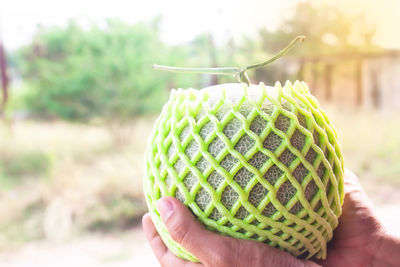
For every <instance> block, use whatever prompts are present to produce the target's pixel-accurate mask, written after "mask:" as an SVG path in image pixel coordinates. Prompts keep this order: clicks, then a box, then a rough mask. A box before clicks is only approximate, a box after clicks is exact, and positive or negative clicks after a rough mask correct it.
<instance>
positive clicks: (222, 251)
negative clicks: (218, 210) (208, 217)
mask: <svg viewBox="0 0 400 267" xmlns="http://www.w3.org/2000/svg"><path fill="white" fill-rule="evenodd" d="M156 207H157V210H158V211H159V213H160V216H161V219H162V220H163V222H164V224H165V226H166V227H167V229H168V232H169V234H170V235H171V237H172V238H173V239H174V240H175V241H176V242H178V243H179V244H181V245H182V246H183V247H184V248H186V249H187V250H188V251H189V252H190V253H192V254H193V255H195V256H196V257H197V258H198V259H199V260H200V261H201V262H202V263H203V264H205V265H206V266H318V265H316V264H315V265H314V263H312V262H309V261H301V260H298V259H296V258H295V257H293V256H291V255H290V254H288V253H286V252H284V251H281V250H278V249H276V248H274V247H271V246H268V245H266V244H263V243H259V242H255V241H250V240H240V239H235V238H231V237H227V236H222V235H218V234H215V233H213V232H211V231H207V230H206V229H205V228H204V227H203V225H202V224H201V223H200V222H199V221H197V220H196V219H195V217H194V216H193V214H192V213H191V212H190V211H189V209H188V208H187V207H185V206H184V205H183V204H182V203H181V202H179V201H178V200H176V199H174V198H172V197H163V198H161V199H160V200H158V201H157V203H156Z"/></svg>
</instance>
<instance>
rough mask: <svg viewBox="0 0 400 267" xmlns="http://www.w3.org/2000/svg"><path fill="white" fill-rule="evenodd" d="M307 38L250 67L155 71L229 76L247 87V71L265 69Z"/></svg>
mask: <svg viewBox="0 0 400 267" xmlns="http://www.w3.org/2000/svg"><path fill="white" fill-rule="evenodd" d="M305 38H306V37H305V36H297V37H296V38H295V39H293V41H292V42H290V44H288V45H287V46H286V47H285V48H284V49H282V50H281V51H279V52H278V53H277V54H275V55H274V56H273V57H271V58H270V59H268V60H266V61H264V62H261V63H257V64H252V65H248V66H245V67H242V68H238V67H226V68H185V67H171V66H163V65H157V64H153V69H156V70H164V71H171V72H186V73H205V74H211V75H229V76H232V77H234V78H236V79H237V80H238V81H239V82H240V83H241V82H245V83H246V84H247V85H250V83H251V81H250V79H249V76H248V75H247V73H246V71H247V70H250V69H257V68H261V67H264V66H266V65H268V64H270V63H272V62H274V61H275V60H277V59H278V58H280V57H282V56H283V55H285V54H286V53H287V52H289V51H290V50H291V49H292V48H293V47H294V46H295V45H296V44H297V43H298V42H300V43H302V42H303V41H304V39H305Z"/></svg>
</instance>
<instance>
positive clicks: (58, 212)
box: [0, 105, 400, 267]
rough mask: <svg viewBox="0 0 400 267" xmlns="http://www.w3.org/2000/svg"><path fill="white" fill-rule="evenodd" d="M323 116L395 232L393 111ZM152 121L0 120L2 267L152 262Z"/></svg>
mask: <svg viewBox="0 0 400 267" xmlns="http://www.w3.org/2000/svg"><path fill="white" fill-rule="evenodd" d="M325 106H326V105H325ZM327 112H328V115H329V116H330V118H331V120H332V121H333V123H334V125H335V126H336V129H337V130H338V134H339V138H340V142H341V144H342V147H343V152H344V157H345V165H346V167H347V168H349V169H351V170H353V171H354V172H355V173H357V174H358V175H359V177H360V179H361V181H362V184H363V186H364V187H365V189H366V191H367V192H368V194H369V196H370V197H371V199H372V201H373V203H374V205H375V208H376V211H377V214H378V216H379V217H380V218H381V220H382V221H383V222H384V224H385V225H386V226H387V227H388V228H389V230H391V231H392V232H394V233H396V234H398V235H400V230H399V228H398V225H400V215H399V214H398V210H399V208H400V204H398V203H400V167H399V166H400V138H399V137H398V133H399V131H400V114H390V113H376V112H372V111H367V110H361V111H355V110H346V109H335V108H330V107H329V105H328V106H327ZM152 122H153V119H142V120H138V121H136V122H135V124H134V125H132V126H129V127H115V126H113V128H111V127H110V128H109V129H106V128H104V127H98V126H94V125H93V126H88V125H80V124H69V123H64V122H46V123H42V122H33V121H17V122H15V123H14V124H13V125H12V126H11V127H5V126H4V125H2V126H0V127H1V128H0V149H1V150H0V151H1V153H0V159H1V162H2V165H1V166H0V168H2V169H1V172H0V175H1V176H0V203H1V205H0V266H12V267H14V266H24V267H25V266H42V267H47V266H55V265H57V266H89V267H90V266H113V267H117V266H118V267H119V266H157V262H156V261H155V258H154V256H153V255H152V252H151V251H150V249H149V247H148V246H147V244H146V242H145V239H144V236H143V233H142V231H141V228H140V224H139V220H140V217H141V216H142V214H143V212H144V211H145V207H144V203H143V198H142V182H141V179H142V171H143V151H144V146H145V139H146V137H147V136H148V134H149V132H150V130H151V126H152ZM16 177H19V178H18V179H17V178H16Z"/></svg>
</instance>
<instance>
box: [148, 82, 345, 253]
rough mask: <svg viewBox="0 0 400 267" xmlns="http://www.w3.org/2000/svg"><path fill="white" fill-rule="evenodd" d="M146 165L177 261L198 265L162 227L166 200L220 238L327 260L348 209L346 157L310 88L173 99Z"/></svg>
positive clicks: (229, 90) (218, 91) (231, 88)
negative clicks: (162, 205) (176, 203)
mask: <svg viewBox="0 0 400 267" xmlns="http://www.w3.org/2000/svg"><path fill="white" fill-rule="evenodd" d="M146 164H147V165H146V175H145V183H144V184H145V185H144V192H145V197H146V201H147V204H148V207H149V211H150V214H151V216H152V219H153V222H154V223H155V226H156V228H157V230H158V232H159V233H160V235H161V237H162V238H163V240H164V242H165V243H166V245H167V246H168V248H169V249H170V250H171V251H172V252H174V253H175V254H176V255H177V256H179V257H181V258H184V259H187V260H191V261H197V259H196V258H195V257H194V256H193V255H191V254H190V253H189V252H188V251H186V250H185V249H184V248H183V247H182V246H180V245H179V244H178V243H176V242H175V241H174V240H173V239H172V238H171V237H170V235H169V234H168V231H167V229H166V228H165V226H164V224H163V223H162V221H161V219H160V217H159V214H158V212H157V210H156V207H155V202H156V201H157V200H158V199H160V198H161V197H162V196H173V197H175V198H177V199H178V200H180V201H181V202H182V203H184V204H185V205H186V206H188V208H189V209H190V210H191V211H192V212H193V214H194V215H195V216H196V217H197V218H198V220H200V221H201V222H202V223H203V224H204V225H205V227H207V228H208V229H209V230H211V231H215V232H218V233H220V234H223V235H228V236H231V237H235V238H242V239H251V240H255V241H259V242H264V243H266V244H268V245H271V246H274V247H278V248H280V249H282V250H285V251H287V252H289V253H291V254H292V255H294V256H296V257H302V258H310V257H312V256H315V257H316V258H319V259H324V258H325V257H326V246H327V242H328V241H329V240H330V239H331V238H332V234H333V230H334V229H335V228H336V227H337V225H338V218H339V216H340V214H341V207H342V203H343V195H344V194H343V173H344V167H343V157H342V155H341V152H340V146H339V144H338V142H337V134H336V132H335V130H334V128H333V126H332V125H331V123H330V122H329V119H328V117H327V116H326V114H325V113H324V112H323V111H322V109H321V108H320V105H319V104H318V102H317V100H316V99H315V98H314V97H313V96H312V95H311V94H310V92H309V90H308V88H307V85H306V84H305V83H304V82H295V83H294V84H291V83H290V82H287V83H286V84H285V86H283V87H282V86H281V85H280V84H279V83H276V84H275V86H273V87H270V86H265V85H264V84H262V83H260V84H259V85H251V86H247V85H246V84H244V83H233V84H221V85H218V86H212V87H208V88H204V89H202V90H195V89H187V90H182V89H178V90H172V91H171V95H170V99H169V101H168V102H167V103H166V104H165V105H164V107H163V109H162V112H161V115H160V116H159V118H158V120H157V121H156V123H155V126H154V129H153V131H152V134H151V136H150V138H149V142H148V146H147V152H146Z"/></svg>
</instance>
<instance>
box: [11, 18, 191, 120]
mask: <svg viewBox="0 0 400 267" xmlns="http://www.w3.org/2000/svg"><path fill="white" fill-rule="evenodd" d="M154 24H155V25H154ZM185 57H186V56H185V52H184V51H181V49H179V48H174V47H167V46H166V45H165V44H163V43H162V42H161V41H160V39H159V36H158V30H157V23H153V24H144V23H141V24H136V25H127V24H124V23H121V22H119V21H115V20H110V21H108V22H107V23H106V25H104V26H103V27H100V26H95V25H94V26H92V27H91V28H90V29H87V30H85V29H83V28H82V27H80V26H79V25H78V24H76V23H74V22H71V23H70V24H69V25H68V26H67V27H66V28H57V27H55V28H45V29H41V30H40V31H39V32H38V33H37V34H36V36H35V37H34V40H33V42H32V44H31V45H29V46H27V47H25V48H23V49H22V50H21V51H20V54H19V60H18V65H19V67H18V68H19V70H20V72H21V75H22V78H23V79H24V80H25V81H26V82H27V83H28V84H29V85H30V86H31V87H32V88H31V90H30V92H29V94H28V95H27V96H26V102H25V103H26V106H27V107H28V109H30V110H31V111H32V112H33V113H34V114H36V115H39V116H42V117H43V116H47V117H59V118H63V119H68V120H83V121H89V120H93V119H97V118H102V119H106V120H109V119H113V120H116V119H126V118H129V117H134V116H137V115H142V114H145V113H152V112H156V111H158V110H159V109H160V108H161V106H162V104H163V103H164V101H165V100H166V97H167V93H168V90H166V85H168V84H173V82H174V80H173V76H171V75H169V76H168V75H166V74H165V73H161V74H160V73H156V72H155V71H153V70H152V69H151V65H152V64H153V63H155V62H164V61H169V62H172V63H176V64H179V62H180V61H181V60H184V59H185ZM186 80H190V79H186ZM192 82H193V81H192Z"/></svg>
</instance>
